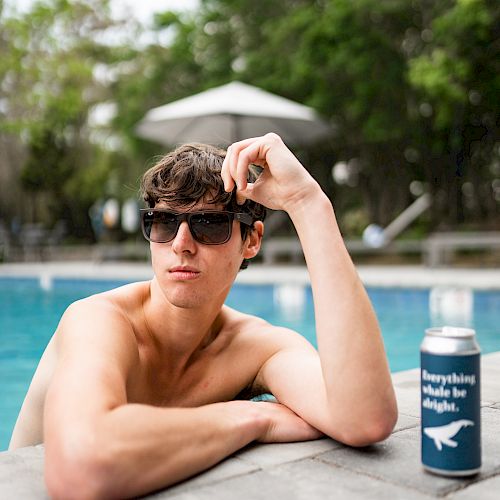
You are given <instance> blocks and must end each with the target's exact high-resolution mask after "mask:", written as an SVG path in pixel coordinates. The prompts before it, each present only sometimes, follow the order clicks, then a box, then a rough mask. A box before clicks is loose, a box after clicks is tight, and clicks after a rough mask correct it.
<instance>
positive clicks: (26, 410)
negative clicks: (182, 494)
mask: <svg viewBox="0 0 500 500" xmlns="http://www.w3.org/2000/svg"><path fill="white" fill-rule="evenodd" d="M250 164H257V165H260V166H261V167H262V168H263V170H262V173H261V175H260V176H259V177H258V179H257V180H255V181H254V182H248V181H247V179H248V175H249V170H250V167H249V165H250ZM193 169H194V170H195V171H196V172H198V173H199V172H202V173H201V176H198V179H201V181H200V182H202V183H203V184H202V185H194V186H193V177H194V174H193ZM200 169H201V170H200ZM235 186H236V191H235ZM186 189H189V190H190V191H191V195H190V196H191V199H185V197H183V190H184V191H185V190H186ZM143 190H145V199H146V202H147V203H148V204H149V206H150V207H151V209H146V210H144V211H143V212H142V216H143V221H144V228H145V232H146V236H147V237H148V238H149V239H150V240H151V244H150V247H151V256H152V266H153V270H154V275H155V276H154V278H153V279H152V280H151V281H148V282H143V283H134V284H130V285H126V286H123V287H121V288H118V289H116V290H112V291H109V292H105V293H101V294H98V295H94V296H92V297H88V298H86V299H83V300H80V301H78V302H75V303H74V304H72V305H71V306H70V307H69V308H68V309H67V310H66V312H65V313H64V315H63V317H62V319H61V322H60V324H59V326H58V328H57V331H56V333H55V335H54V337H53V339H52V340H51V342H50V343H49V346H48V347H47V349H46V352H45V353H44V355H43V357H42V359H41V361H40V365H39V367H38V369H37V372H36V373H35V376H34V378H33V381H32V384H31V386H30V389H29V391H28V394H27V397H26V400H25V402H24V404H23V407H22V409H21V412H20V415H19V418H18V421H17V424H16V427H15V430H14V433H13V437H12V441H11V445H10V449H14V448H18V447H21V446H27V445H32V444H36V443H40V442H45V479H46V484H47V488H48V491H49V494H50V495H51V496H52V497H54V498H73V497H83V498H116V497H118V498H123V497H135V496H138V495H142V494H145V493H147V492H151V491H153V490H156V489H159V488H163V487H165V486H168V485H171V484H173V483H175V482H177V481H180V480H182V479H185V478H187V477H189V476H192V475H193V474H196V473H198V472H200V471H202V470H204V469H207V468H209V467H211V466H212V465H214V464H216V463H217V462H219V461H221V460H222V459H224V458H225V457H227V456H228V455H231V454H232V453H234V452H235V451H236V450H238V449H240V448H242V447H244V446H245V445H247V444H248V443H250V442H252V441H260V442H267V443H269V442H283V441H301V440H308V439H316V438H318V437H320V436H322V435H327V436H331V437H332V438H334V439H336V440H339V441H341V442H343V443H346V444H348V445H351V446H363V445H367V444H370V443H374V442H377V441H380V440H382V439H384V438H386V437H387V436H388V435H389V434H390V432H391V431H392V429H393V427H394V424H395V421H396V417H397V409H396V401H395V397H394V391H393V387H392V384H391V378H390V373H389V369H388V364H387V360H386V356H385V352H384V347H383V342H382V339H381V335H380V331H379V327H378V324H377V320H376V317H375V314H374V312H373V309H372V307H371V304H370V301H369V299H368V297H367V295H366V292H365V290H364V288H363V285H362V284H361V282H360V280H359V278H358V275H357V273H356V271H355V268H354V266H353V264H352V262H351V259H350V258H349V255H348V253H347V250H346V248H345V246H344V243H343V240H342V236H341V234H340V231H339V229H338V226H337V222H336V219H335V215H334V210H333V207H332V205H331V203H330V202H329V200H328V198H327V197H326V195H325V194H324V193H323V191H322V190H321V188H320V186H319V185H318V184H317V183H316V181H315V180H314V179H313V178H312V177H311V176H310V175H309V173H308V172H307V170H306V169H305V168H304V167H303V166H302V165H301V164H300V163H299V161H298V160H297V159H296V158H295V156H293V154H292V153H291V152H290V151H289V150H288V149H287V147H286V146H285V145H284V144H283V142H282V140H281V139H280V137H278V136H277V135H275V134H267V135H265V136H263V137H258V138H252V139H247V140H244V141H241V142H237V143H235V144H233V145H232V146H231V147H230V148H229V149H228V151H227V155H226V156H225V158H224V155H223V153H221V152H220V151H218V150H215V149H214V148H211V147H202V146H184V147H181V148H179V149H178V150H176V151H174V152H173V153H171V154H169V155H167V156H166V157H165V158H164V159H163V160H162V161H161V162H160V164H159V165H157V166H155V167H153V169H151V170H150V171H148V172H147V173H146V174H145V177H144V179H143ZM233 191H235V193H236V195H234V194H233V195H232V196H229V195H230V193H231V192H233ZM193 193H194V194H193ZM234 196H236V198H237V199H236V200H234ZM229 198H230V200H232V201H229V202H228V201H227V200H228V199H229ZM224 199H226V202H221V201H220V200H224ZM217 200H218V201H217ZM260 205H264V206H266V207H269V208H272V209H281V210H285V211H286V212H287V213H288V215H289V216H290V217H291V220H292V221H293V223H294V225H295V228H296V230H297V233H298V235H299V237H300V240H301V243H302V247H303V250H304V255H305V257H306V261H307V266H308V270H309V274H310V278H311V284H312V289H313V295H314V306H315V315H316V330H317V340H318V347H319V353H318V352H317V351H316V350H315V349H314V348H313V347H312V346H311V345H310V344H309V343H308V342H307V341H306V340H305V339H304V338H303V337H301V336H300V335H299V334H297V333H295V332H293V331H290V330H288V329H285V328H278V327H275V326H272V325H270V324H268V323H267V322H265V321H263V320H262V319H259V318H256V317H253V316H249V315H246V314H242V313H240V312H238V311H235V310H233V309H231V308H229V307H227V306H225V305H224V300H225V299H226V296H227V294H228V292H229V289H230V288H231V285H232V284H233V281H234V279H235V277H236V275H237V273H238V270H239V269H240V266H241V265H242V263H243V262H244V261H245V259H250V258H252V257H254V256H255V255H256V254H257V252H258V251H259V248H260V244H261V239H262V235H263V223H262V220H259V217H260V219H262V212H263V210H262V207H260ZM259 207H260V208H259ZM168 210H171V211H173V212H175V213H177V214H183V215H182V216H180V217H175V216H173V215H172V214H170V215H169V214H166V211H168ZM202 210H208V211H214V210H215V211H224V210H229V211H232V212H238V213H243V214H246V215H237V216H232V215H229V217H230V219H229V222H227V221H226V222H224V219H225V218H226V217H227V215H224V214H218V215H215V216H214V215H213V214H210V215H209V216H208V217H205V216H198V215H189V214H191V213H192V212H200V211H202ZM259 210H260V212H259ZM249 213H250V215H251V217H250V218H249V217H248V214H249ZM259 213H260V216H259ZM185 214H188V215H185ZM231 229H232V231H231ZM262 392H270V393H272V394H273V395H274V396H275V397H276V399H277V401H278V403H272V402H258V403H256V402H252V401H248V400H244V399H243V396H242V393H246V394H247V397H248V394H257V393H262ZM238 396H239V397H240V399H237V398H238Z"/></svg>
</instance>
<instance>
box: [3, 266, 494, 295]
mask: <svg viewBox="0 0 500 500" xmlns="http://www.w3.org/2000/svg"><path fill="white" fill-rule="evenodd" d="M356 268H357V270H358V273H359V276H360V277H361V280H362V281H363V283H364V284H365V285H366V286H371V287H404V288H431V287H434V286H464V287H471V288H474V289H477V290H493V289H496V290H498V289H500V269H496V268H480V269H472V268H467V269H466V268H437V269H436V268H428V267H425V266H357V267H356ZM152 276H153V272H152V270H151V265H150V264H148V263H136V262H88V261H86V262H80V261H75V262H68V261H66V262H41V263H9V264H0V278H1V277H37V278H40V279H42V280H47V279H54V278H67V279H104V280H147V279H150V278H151V277H152ZM236 282H237V283H242V284H243V283H247V284H288V283H292V284H309V275H308V273H307V268H306V267H305V266H269V265H262V264H251V265H250V267H249V268H248V269H247V270H245V271H243V272H240V273H239V274H238V276H237V278H236Z"/></svg>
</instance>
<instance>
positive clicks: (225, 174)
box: [220, 146, 234, 193]
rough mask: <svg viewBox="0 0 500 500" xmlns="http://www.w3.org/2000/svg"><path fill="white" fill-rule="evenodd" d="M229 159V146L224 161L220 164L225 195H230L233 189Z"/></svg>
mask: <svg viewBox="0 0 500 500" xmlns="http://www.w3.org/2000/svg"><path fill="white" fill-rule="evenodd" d="M230 157H231V146H229V147H228V148H227V152H226V156H225V158H224V161H223V162H222V169H221V172H220V174H221V177H222V182H223V183H224V190H225V191H226V192H227V193H230V192H231V191H232V190H233V189H234V181H233V178H232V177H231V174H230V172H229V162H230V160H231V158H230Z"/></svg>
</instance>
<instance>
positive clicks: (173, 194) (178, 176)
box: [141, 143, 266, 269]
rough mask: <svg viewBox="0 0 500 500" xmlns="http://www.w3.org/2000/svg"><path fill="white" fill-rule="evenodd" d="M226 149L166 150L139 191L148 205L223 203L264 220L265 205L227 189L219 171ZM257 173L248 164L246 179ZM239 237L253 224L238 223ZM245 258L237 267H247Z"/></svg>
mask: <svg viewBox="0 0 500 500" xmlns="http://www.w3.org/2000/svg"><path fill="white" fill-rule="evenodd" d="M225 157H226V151H224V150H223V149H219V148H216V147H214V146H210V145H208V144H197V143H191V144H184V145H183V146H179V147H178V148H177V149H175V150H174V151H172V152H170V153H168V154H166V155H165V156H163V157H162V158H160V160H159V161H158V162H157V163H156V164H155V165H154V166H153V167H151V168H150V169H149V170H147V171H146V172H145V174H144V175H143V177H142V181H141V195H142V198H143V199H144V201H145V202H146V205H147V206H148V207H150V208H153V207H154V206H156V204H157V203H159V202H161V201H163V202H167V203H168V204H169V205H170V206H174V207H179V208H184V209H185V208H190V207H192V206H194V205H196V204H197V203H199V202H205V203H210V204H214V205H222V206H223V207H224V210H228V211H231V212H245V213H248V214H250V215H251V216H252V222H255V221H257V220H260V221H263V220H264V219H265V217H266V208H265V207H264V206H263V205H261V204H260V203H256V202H254V201H251V200H246V201H245V203H244V204H242V205H238V204H237V202H236V194H235V190H233V191H232V192H230V193H228V192H226V191H225V190H224V183H223V182H222V177H221V175H220V173H221V169H222V162H223V161H224V158H225ZM258 176H259V167H255V166H253V165H251V166H250V168H249V173H248V181H249V182H253V181H255V179H257V177H258ZM240 228H241V238H242V239H243V240H245V238H246V237H247V235H248V233H249V232H250V231H252V230H253V225H252V226H247V225H246V224H240ZM248 263H249V260H248V259H244V260H243V263H242V264H241V267H240V269H246V268H247V267H248Z"/></svg>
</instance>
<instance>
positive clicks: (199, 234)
mask: <svg viewBox="0 0 500 500" xmlns="http://www.w3.org/2000/svg"><path fill="white" fill-rule="evenodd" d="M231 222H232V219H231V217H230V215H229V214H227V213H221V212H214V213H208V212H204V213H199V214H193V215H192V216H191V220H190V228H191V233H192V234H193V236H194V237H195V238H196V240H198V241H199V242H200V243H205V244H206V245H220V244H221V243H225V242H226V241H227V240H229V238H230V237H231Z"/></svg>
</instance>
